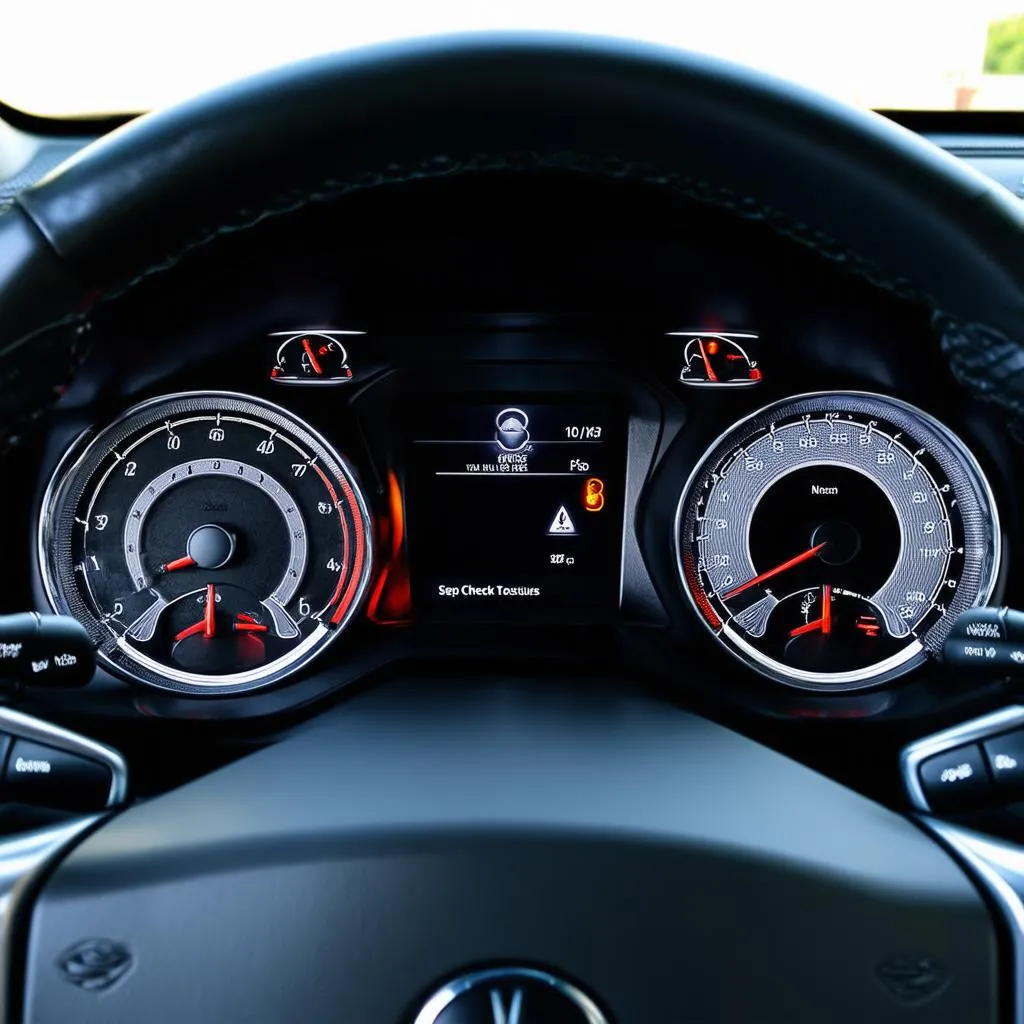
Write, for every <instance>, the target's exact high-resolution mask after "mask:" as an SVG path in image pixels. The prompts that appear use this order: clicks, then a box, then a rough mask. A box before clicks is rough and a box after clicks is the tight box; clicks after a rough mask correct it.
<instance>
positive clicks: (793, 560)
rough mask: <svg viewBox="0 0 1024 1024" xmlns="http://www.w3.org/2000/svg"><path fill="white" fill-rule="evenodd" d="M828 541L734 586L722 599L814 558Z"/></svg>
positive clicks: (726, 598) (729, 597)
mask: <svg viewBox="0 0 1024 1024" xmlns="http://www.w3.org/2000/svg"><path fill="white" fill-rule="evenodd" d="M827 543H828V541H822V542H821V543H820V544H815V545H814V547H813V548H808V550H807V551H804V552H803V553H802V554H799V555H797V556H796V557H795V558H791V559H789V561H788V562H783V563H782V565H777V566H775V568H774V569H769V570H768V571H767V572H762V573H760V574H759V575H757V576H755V577H754V578H753V579H752V580H747V582H746V583H741V584H740V585H739V586H738V587H733V588H732V590H730V591H729V592H728V593H726V594H723V595H722V600H723V601H728V600H730V599H731V598H734V597H735V596H736V595H737V594H742V593H743V591H744V590H749V589H750V588H751V587H756V586H757V585H758V583H764V581H765V580H770V579H771V578H772V577H773V576H778V575H779V573H780V572H785V571H786V570H787V569H792V568H793V566H794V565H799V564H800V563H801V562H806V561H807V559H808V558H813V557H814V556H815V555H816V554H817V553H818V552H819V551H820V550H821V549H822V548H823V547H824V546H825V545H826V544H827Z"/></svg>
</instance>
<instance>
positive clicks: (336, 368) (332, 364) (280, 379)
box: [270, 330, 364, 385]
mask: <svg viewBox="0 0 1024 1024" xmlns="http://www.w3.org/2000/svg"><path fill="white" fill-rule="evenodd" d="M362 333H364V332H363V331H321V330H317V331H277V332H275V333H274V334H272V335H271V337H272V338H281V339H282V340H281V343H280V344H279V345H278V347H277V352H276V353H275V357H274V365H273V367H271V370H270V379H271V380H272V381H273V382H274V383H275V384H321V385H322V384H348V383H349V382H350V381H351V380H352V369H351V367H350V366H349V365H348V352H347V351H346V349H345V346H344V344H343V343H342V340H341V339H342V337H343V336H345V335H352V334H362Z"/></svg>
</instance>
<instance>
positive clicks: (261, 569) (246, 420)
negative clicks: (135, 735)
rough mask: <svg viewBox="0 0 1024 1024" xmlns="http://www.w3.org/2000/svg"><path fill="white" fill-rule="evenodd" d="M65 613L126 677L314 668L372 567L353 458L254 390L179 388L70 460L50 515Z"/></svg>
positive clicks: (195, 681)
mask: <svg viewBox="0 0 1024 1024" xmlns="http://www.w3.org/2000/svg"><path fill="white" fill-rule="evenodd" d="M39 540H40V561H41V567H42V571H43V579H44V584H45V586H46V589H47V594H48V597H49V599H50V602H51V604H52V605H53V607H54V608H55V609H56V610H57V611H59V612H62V613H65V614H70V615H73V616H74V617H75V618H77V619H78V620H79V621H80V622H82V623H83V624H84V625H85V626H86V628H87V629H88V630H89V631H90V634H91V635H92V637H93V639H94V640H95V641H96V643H97V645H98V648H99V652H100V657H101V659H103V660H105V661H106V662H107V664H108V665H109V666H111V667H112V668H114V669H116V670H117V671H119V672H120V673H121V674H124V675H127V676H130V677H133V678H136V679H138V680H141V681H143V682H146V683H149V684H152V685H156V686H161V687H165V688H168V689H173V690H178V691H183V692H190V693H233V692H238V691H242V690H250V689H253V688H256V687H259V686H265V685H267V684H269V683H272V682H274V681H276V680H278V679H280V678H282V677H283V676H284V675H286V674H288V673H290V672H292V671H294V670H295V669H297V668H298V667H299V666H301V665H303V664H305V663H306V662H307V661H309V659H310V658H312V657H313V656H314V655H315V654H317V653H318V652H319V651H320V650H322V649H323V647H324V646H325V645H326V644H328V643H329V642H330V641H331V640H333V639H334V638H335V637H337V636H338V635H339V634H340V633H341V632H342V631H343V630H344V628H345V626H346V625H347V624H348V622H349V621H350V619H351V617H352V615H353V613H354V612H355V611H356V609H357V608H358V607H359V605H360V602H361V601H362V598H363V597H364V595H365V592H366V588H367V584H368V582H369V578H370V572H371V566H372V534H371V528H370V518H369V514H368V512H367V507H366V502H365V500H364V498H363V496H362V493H361V491H360V489H359V485H358V483H357V481H356V479H355V476H354V475H353V473H352V471H351V469H350V468H349V466H348V465H347V463H346V462H345V460H344V459H343V458H342V457H341V456H340V455H338V454H337V453H336V452H335V451H333V450H332V449H331V448H330V446H329V445H328V444H327V442H326V441H324V440H323V438H321V437H319V436H318V435H317V434H315V433H314V432H313V430H312V429H311V428H310V427H308V426H307V425H305V424H304V423H302V422H301V421H300V420H299V419H297V418H296V417H294V416H292V415H291V414H290V413H288V412H286V411H284V410H283V409H279V408H278V407H276V406H274V405H271V404H270V403H268V402H263V401H260V400H258V399H254V398H247V397H245V396H241V395H231V394H218V393H195V394H184V395H173V396H170V397H167V398H160V399H155V400H153V401H149V402H146V403H144V404H142V405H140V406H136V407H135V408H134V409H131V410H130V411H129V412H127V413H126V414H125V415H124V416H123V417H121V418H120V419H119V420H118V421H116V422H115V423H114V424H112V425H111V426H110V427H108V428H107V429H105V430H103V431H101V432H100V433H99V434H97V435H95V436H94V437H93V438H91V439H87V440H85V441H83V442H80V443H79V445H77V446H76V448H74V449H72V451H71V452H70V453H69V454H68V456H67V457H66V458H65V460H64V462H63V463H62V464H61V466H60V467H59V468H58V470H57V473H56V475H55V477H54V479H53V482H52V483H51V485H50V488H49V489H48V491H47V495H46V498H45V499H44V504H43V509H42V514H41V517H40V532H39Z"/></svg>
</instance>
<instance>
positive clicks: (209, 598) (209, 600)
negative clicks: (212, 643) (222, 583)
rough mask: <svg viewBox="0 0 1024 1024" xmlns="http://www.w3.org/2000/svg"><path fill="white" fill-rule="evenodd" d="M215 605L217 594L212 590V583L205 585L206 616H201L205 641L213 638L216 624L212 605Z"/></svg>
mask: <svg viewBox="0 0 1024 1024" xmlns="http://www.w3.org/2000/svg"><path fill="white" fill-rule="evenodd" d="M216 603H217V594H216V592H215V591H214V589H213V584H212V583H207V584H206V615H204V616H203V636H205V637H206V639H207V640H210V639H212V638H213V634H214V632H215V630H216V628H217V623H216V621H215V619H214V617H213V614H214V605H215V604H216Z"/></svg>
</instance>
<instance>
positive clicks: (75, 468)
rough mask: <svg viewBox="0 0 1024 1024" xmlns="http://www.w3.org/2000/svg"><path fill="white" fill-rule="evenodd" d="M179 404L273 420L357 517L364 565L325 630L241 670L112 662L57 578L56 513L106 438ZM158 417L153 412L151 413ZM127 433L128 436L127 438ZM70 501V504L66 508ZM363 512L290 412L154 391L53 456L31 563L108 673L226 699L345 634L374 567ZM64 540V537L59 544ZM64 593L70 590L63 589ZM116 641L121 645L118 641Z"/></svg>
mask: <svg viewBox="0 0 1024 1024" xmlns="http://www.w3.org/2000/svg"><path fill="white" fill-rule="evenodd" d="M181 403H194V405H193V409H192V410H189V411H195V410H203V409H216V410H219V411H226V412H239V413H247V414H249V415H251V416H254V417H259V418H261V419H262V420H263V421H265V422H267V423H271V424H274V425H275V426H278V427H280V428H281V429H282V430H285V431H288V432H290V433H293V434H296V435H297V436H298V437H300V438H302V439H304V440H306V441H308V442H309V443H310V447H311V448H312V449H314V450H319V451H318V454H322V455H323V456H324V457H325V458H326V459H327V460H329V461H333V462H334V463H335V464H336V466H337V468H338V470H339V471H340V473H341V474H342V475H343V476H344V477H345V479H346V480H347V483H348V484H349V486H350V488H351V491H352V494H353V496H354V499H355V503H356V505H357V507H358V511H359V514H360V517H361V523H362V529H361V539H362V543H363V545H364V550H365V552H366V555H365V562H364V565H363V567H362V572H361V574H360V577H359V579H358V584H357V589H356V591H355V594H354V597H353V599H352V600H351V603H350V604H349V607H348V608H347V609H346V611H345V613H344V615H343V617H342V618H341V619H340V620H339V621H338V623H337V624H336V625H334V626H333V628H330V629H328V628H326V627H325V626H323V625H322V624H321V625H318V626H317V627H316V629H315V630H314V631H313V632H312V633H310V635H309V636H308V637H306V638H305V639H304V640H303V641H302V642H301V643H299V644H297V645H296V646H295V648H294V649H293V650H292V651H290V652H289V653H288V654H287V655H286V656H284V657H281V658H278V659H275V660H274V661H272V662H268V663H267V664H266V665H263V666H260V667H258V668H255V669H250V670H248V671H245V672H235V673H231V674H225V675H203V674H199V673H192V672H186V671H183V670H180V669H175V668H172V667H170V666H167V665H164V664H163V663H161V662H158V661H155V660H153V659H151V658H149V657H148V656H147V655H145V654H144V653H142V652H137V651H133V652H130V653H126V654H125V656H124V657H122V658H121V659H119V660H115V659H114V658H113V657H111V656H110V655H109V654H108V653H107V651H105V650H104V647H105V646H107V647H109V646H110V645H109V635H108V634H106V633H105V632H104V630H103V628H102V627H101V626H100V625H99V623H98V620H97V618H96V616H95V614H94V612H93V610H92V609H91V608H90V607H89V606H88V604H87V603H86V601H85V600H84V598H83V597H82V595H81V594H80V593H79V592H78V591H77V588H69V587H68V586H67V584H66V582H65V580H66V579H68V578H70V576H71V573H72V571H73V569H72V567H71V566H62V565H61V564H60V563H61V560H62V559H63V558H65V556H66V557H67V559H68V560H70V546H69V545H70V539H69V537H62V536H61V528H60V522H59V512H60V510H62V509H65V510H66V509H68V508H72V507H76V506H77V503H78V502H79V500H80V498H81V496H82V494H83V493H84V492H85V491H86V489H87V488H88V486H89V482H90V480H91V479H92V475H93V470H94V469H95V468H96V467H97V466H98V465H99V464H100V462H101V461H102V459H103V458H105V457H106V455H107V453H108V451H109V446H110V444H111V443H115V444H116V441H117V438H118V436H119V435H120V434H121V432H122V431H124V430H125V428H126V427H127V426H129V425H131V426H132V428H133V430H134V429H139V428H141V427H143V426H145V425H147V424H148V423H149V422H151V421H150V419H149V417H150V416H152V413H153V410H154V409H162V408H168V409H175V410H176V411H177V412H178V413H180V412H181V411H183V410H181V409H180V408H179V406H180V405H181ZM156 418H158V417H156ZM129 436H130V435H129ZM69 502H70V505H69ZM372 522H373V521H372V519H371V516H370V510H369V506H368V503H367V501H366V497H365V494H364V491H363V488H362V486H361V485H360V482H359V478H358V475H357V473H356V472H355V470H354V468H353V466H352V465H351V463H350V462H349V460H347V459H346V458H345V457H344V456H343V455H341V453H340V452H338V451H337V450H336V449H335V448H334V446H333V445H332V444H331V443H330V442H329V441H327V440H326V439H325V438H324V437H323V435H322V434H320V433H319V432H318V431H317V430H315V429H314V428H313V427H312V426H311V425H310V424H309V423H307V422H306V421H305V420H303V419H302V418H301V417H300V416H298V415H296V414H295V413H293V412H291V411H289V410H287V409H285V408H283V407H281V406H279V405H277V404H275V403H273V402H270V401H267V400H266V399H264V398H258V397H256V396H253V395H246V394H241V393H238V392H232V391H205V390H199V391H185V392H175V393H173V394H167V395H159V396H156V397H154V398H150V399H147V400H146V401H144V402H140V403H138V404H137V405H134V406H132V407H131V408H130V409H127V410H125V411H124V412H123V413H121V414H120V415H119V416H117V417H116V418H115V419H113V420H112V421H110V422H109V423H107V424H105V425H102V426H98V427H94V428H90V429H89V430H86V431H85V432H83V433H82V434H81V435H80V436H79V437H78V438H77V439H76V440H75V442H74V443H73V444H72V445H71V447H70V448H69V450H68V451H67V452H66V453H65V454H64V456H63V457H62V458H61V460H60V462H59V463H58V465H57V468H56V469H55V470H54V472H53V474H52V476H51V477H50V480H49V482H48V484H47V487H46V490H45V492H44V494H43V499H42V502H41V504H40V507H39V513H38V521H37V528H36V543H37V561H38V565H39V572H40V579H41V582H42V588H43V592H44V594H45V596H46V599H47V601H48V603H49V605H50V607H51V608H52V609H53V611H54V612H56V613H58V614H61V615H71V616H73V617H74V618H77V619H79V621H81V622H83V624H84V625H85V626H86V629H87V630H88V631H89V633H90V635H91V636H92V637H93V639H94V641H96V642H97V660H98V662H99V663H100V664H101V665H102V666H103V667H104V668H105V669H107V670H109V671H110V672H111V673H112V674H113V675H115V676H117V677H120V678H122V679H126V680H129V681H131V682H135V683H140V684H142V685H145V686H147V687H153V688H156V689H160V690H165V691H169V692H173V693H177V694H179V695H180V694H185V695H188V696H226V695H234V694H241V693H251V692H253V691H255V690H260V689H264V688H266V687H269V686H272V685H274V684H277V683H279V682H281V681H282V680H283V679H285V678H286V677H288V676H291V675H293V674H294V673H295V672H297V671H298V670H299V669H301V668H303V667H304V666H305V665H307V664H308V663H309V662H310V661H311V660H312V659H313V658H314V657H318V656H319V655H320V654H322V653H323V651H325V650H326V649H327V647H329V646H330V645H331V644H333V643H334V642H335V641H336V640H337V639H338V637H340V636H341V635H342V633H344V632H345V629H346V627H347V626H348V625H349V624H350V622H351V620H352V618H353V616H355V615H356V614H357V612H358V611H359V610H360V609H361V608H362V607H363V605H364V603H365V601H366V598H367V595H368V593H369V589H370V583H371V580H372V577H373V566H374V537H373V527H372ZM64 541H68V543H67V544H65V543H64ZM69 590H70V593H69ZM117 646H119V647H121V648H122V649H123V647H124V644H123V643H119V644H118V645H117Z"/></svg>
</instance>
